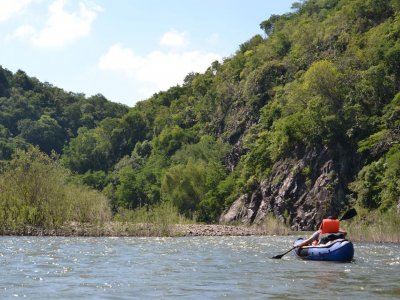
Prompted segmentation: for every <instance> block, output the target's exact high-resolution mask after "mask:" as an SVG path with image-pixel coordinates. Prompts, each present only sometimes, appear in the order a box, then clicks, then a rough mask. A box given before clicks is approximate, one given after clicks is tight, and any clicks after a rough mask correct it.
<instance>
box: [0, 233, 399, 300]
mask: <svg viewBox="0 0 400 300" xmlns="http://www.w3.org/2000/svg"><path fill="white" fill-rule="evenodd" d="M293 239H294V238H293V237H182V238H76V237H71V238H65V237H0V276H1V277H0V298H1V299H4V298H5V299H9V298H14V297H21V298H22V297H26V298H28V299H149V298H154V299H177V298H181V299H221V298H226V299H265V298H276V299H309V298H310V297H311V298H313V297H314V296H316V299H327V298H331V299H345V298H346V299H347V298H348V299H381V298H388V299H390V298H393V299H398V298H399V297H400V246H399V245H395V244H357V243H356V244H355V260H354V262H352V263H328V262H308V261H301V260H298V259H296V258H295V257H294V256H293V254H292V253H289V254H287V255H286V256H284V257H283V258H282V259H281V260H275V259H270V257H272V256H274V255H276V254H281V253H283V252H285V251H286V250H288V249H290V247H291V245H292V242H293Z"/></svg>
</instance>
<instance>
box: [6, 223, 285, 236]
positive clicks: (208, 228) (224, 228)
mask: <svg viewBox="0 0 400 300" xmlns="http://www.w3.org/2000/svg"><path fill="white" fill-rule="evenodd" d="M274 234H275V235H277V234H279V235H288V233H272V232H270V231H268V230H267V229H266V228H265V227H263V226H246V225H222V224H174V225H154V224H131V223H116V222H112V223H107V224H104V225H100V226H99V225H97V226H96V225H90V224H76V223H74V224H70V225H66V226H62V227H59V228H51V229H50V228H40V227H32V226H26V227H24V228H19V229H3V230H1V231H0V235H2V236H77V237H80V236H81V237H130V236H131V237H155V236H170V237H180V236H251V235H254V236H261V235H274Z"/></svg>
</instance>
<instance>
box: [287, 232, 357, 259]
mask: <svg viewBox="0 0 400 300" xmlns="http://www.w3.org/2000/svg"><path fill="white" fill-rule="evenodd" d="M302 241H304V239H303V238H299V239H298V240H297V241H295V242H294V245H295V246H296V245H298V244H300V243H301V242H302ZM295 253H296V256H297V257H299V258H301V259H306V260H326V261H343V262H348V261H351V260H352V259H353V257H354V247H353V243H352V242H350V241H348V240H345V239H338V240H335V241H333V242H329V243H327V244H325V245H317V246H305V247H302V248H296V249H295Z"/></svg>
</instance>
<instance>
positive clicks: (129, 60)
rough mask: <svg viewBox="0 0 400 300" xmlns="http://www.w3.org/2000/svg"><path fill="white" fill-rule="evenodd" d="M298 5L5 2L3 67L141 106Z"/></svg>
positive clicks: (0, 7)
mask: <svg viewBox="0 0 400 300" xmlns="http://www.w3.org/2000/svg"><path fill="white" fill-rule="evenodd" d="M293 2H295V0H247V1H245V0H140V1H139V0H114V1H112V0H0V66H2V67H3V68H5V69H8V70H10V71H12V72H16V71H17V70H19V69H20V70H23V71H25V72H26V73H27V74H28V75H29V76H33V77H36V78H37V79H39V80H40V81H42V82H48V83H50V84H52V85H54V86H57V87H59V88H62V89H64V90H66V91H71V92H74V93H84V94H85V95H86V96H87V97H89V96H91V95H95V94H99V93H100V94H102V95H104V96H105V97H106V98H107V99H108V100H110V101H113V102H118V103H122V104H126V105H128V106H129V107H133V106H134V105H135V103H136V102H138V101H141V100H145V99H148V98H149V97H151V96H152V95H153V94H154V93H157V92H160V91H164V90H167V89H168V88H169V87H171V86H175V85H177V84H182V82H183V79H184V78H185V76H186V75H187V74H188V73H190V72H200V73H202V72H204V71H205V70H206V69H207V68H208V67H209V66H210V65H211V63H212V62H213V61H215V60H219V61H223V59H224V58H227V57H229V56H231V55H233V54H234V53H235V52H236V51H237V50H238V49H239V45H240V44H242V43H244V42H246V41H247V40H249V39H250V38H251V37H253V36H254V35H256V34H261V35H262V36H264V33H263V32H262V30H261V29H260V26H259V24H260V23H261V22H262V21H264V20H266V19H268V18H269V17H270V16H271V15H272V14H284V13H287V12H290V11H291V6H292V3H293Z"/></svg>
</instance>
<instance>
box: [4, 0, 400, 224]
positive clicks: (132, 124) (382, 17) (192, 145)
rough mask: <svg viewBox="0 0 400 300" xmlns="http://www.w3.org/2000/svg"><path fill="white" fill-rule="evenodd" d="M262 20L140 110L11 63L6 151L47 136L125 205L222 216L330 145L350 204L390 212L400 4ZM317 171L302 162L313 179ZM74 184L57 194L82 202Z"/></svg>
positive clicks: (396, 165)
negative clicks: (284, 163) (282, 165)
mask: <svg viewBox="0 0 400 300" xmlns="http://www.w3.org/2000/svg"><path fill="white" fill-rule="evenodd" d="M260 27H261V29H262V30H263V31H264V33H265V36H264V37H263V36H261V35H256V36H254V37H252V38H250V39H249V40H248V41H246V42H244V43H243V44H241V45H240V46H239V49H238V50H237V52H236V53H235V54H233V55H232V56H231V57H228V58H226V59H225V60H224V61H223V62H217V61H216V62H214V63H213V64H212V65H211V66H210V67H209V68H208V69H207V71H206V72H204V73H202V74H198V73H195V74H194V73H192V74H188V75H187V76H186V78H185V81H184V83H183V84H182V85H181V86H175V87H172V88H170V89H169V90H167V91H162V92H159V93H157V94H155V95H154V96H153V97H151V98H150V99H148V100H145V101H142V102H140V103H138V104H137V105H136V106H135V107H133V108H130V109H129V111H128V110H127V108H126V107H123V106H120V105H117V104H112V103H110V102H108V101H107V100H106V99H104V97H102V96H101V95H98V96H94V97H92V98H89V99H86V98H85V97H84V96H83V95H75V94H70V93H65V92H63V91H62V90H60V89H57V88H54V87H52V86H50V85H49V84H42V83H40V82H38V81H37V80H35V79H34V78H30V77H28V76H26V74H25V73H23V72H22V71H18V72H17V73H15V74H11V73H10V72H8V71H7V70H4V69H1V70H0V106H1V111H0V156H1V158H2V159H5V160H9V159H10V158H11V155H12V153H16V155H17V157H18V156H19V157H23V154H22V153H21V152H18V151H17V150H16V149H27V148H28V144H33V145H38V146H39V147H40V149H41V150H42V151H44V152H46V153H48V154H50V153H51V151H52V150H54V151H55V152H56V153H58V154H60V155H61V159H60V163H61V164H62V166H63V168H64V169H63V170H64V171H63V172H65V170H69V171H71V172H72V174H73V176H72V177H71V178H69V179H68V181H69V182H74V185H72V183H69V184H68V185H66V186H65V187H66V188H68V189H71V188H72V186H74V188H76V189H82V187H81V186H82V185H86V186H90V187H92V188H94V189H97V190H99V191H101V192H102V194H103V195H105V196H106V197H107V198H108V199H109V201H110V206H111V210H112V211H113V213H114V214H115V213H118V212H121V211H124V210H126V209H139V208H142V207H151V206H153V205H157V204H160V203H164V202H168V203H170V204H172V205H173V206H174V207H176V209H177V210H178V212H179V213H180V214H182V215H184V216H186V217H188V218H193V219H196V220H197V221H202V222H209V223H212V222H216V221H218V218H219V216H220V215H221V213H222V212H223V211H224V209H226V208H228V207H229V206H230V205H231V204H232V202H233V201H234V200H235V199H237V198H238V197H239V196H240V195H241V194H245V193H251V192H252V191H254V190H255V187H256V186H257V185H259V183H260V182H261V181H262V180H264V179H265V178H267V177H268V176H269V175H270V174H271V170H272V167H273V165H274V164H275V163H276V162H277V161H279V160H282V159H285V158H296V157H300V156H301V155H302V153H305V152H306V151H308V150H310V149H322V148H327V149H330V150H331V151H332V153H334V156H336V157H337V160H336V161H337V162H338V165H340V166H342V167H341V168H342V170H344V171H343V172H341V173H339V174H336V175H337V176H332V179H331V181H332V186H335V185H337V184H340V185H341V186H344V190H345V193H343V194H341V195H337V197H341V199H337V200H338V201H336V203H340V205H341V206H342V207H340V208H339V209H342V208H344V206H353V205H357V206H359V207H361V208H365V209H366V212H370V211H375V210H376V211H377V212H378V211H379V213H384V215H385V213H388V214H389V213H390V214H392V213H393V212H394V211H395V209H396V206H397V205H398V203H399V199H400V146H399V140H400V117H399V114H400V93H399V92H400V90H399V89H400V68H399V63H398V62H399V60H400V2H399V1H398V0H376V1H365V0H308V1H301V2H295V3H294V4H293V11H292V12H290V13H287V14H284V15H281V16H277V15H273V16H271V17H270V18H269V19H268V20H265V21H263V22H262V23H261V24H260ZM28 153H30V152H28ZM24 155H28V154H24ZM29 155H30V154H29ZM40 155H42V154H38V153H36V156H37V157H40ZM15 159H17V158H14V160H15ZM57 164H58V162H57ZM45 165H46V164H45ZM60 168H61V166H60ZM57 170H58V169H57ZM314 171H315V170H313V166H312V165H307V166H304V169H303V170H301V173H302V175H303V176H304V178H306V181H307V178H308V177H309V176H311V174H312V173H313V172H314ZM7 172H8V173H7ZM10 172H11V171H4V173H3V175H2V176H3V177H2V178H3V179H2V180H3V181H4V180H6V178H9V177H10V176H11V175H12V173H10ZM63 176H64V175H63ZM69 176H70V175H69ZM8 180H10V179H8ZM57 180H60V179H57ZM277 180H279V179H277ZM15 184H16V183H14V186H15ZM54 184H56V183H54ZM57 184H58V183H57ZM3 186H7V184H6V183H4V184H3ZM56 190H57V191H58V192H60V190H59V189H56ZM81 191H82V192H85V193H88V190H81ZM49 192H50V191H49ZM13 193H17V191H10V194H8V195H10V198H7V197H6V196H4V195H5V194H4V195H1V197H2V198H1V199H3V198H4V197H6V198H4V200H2V201H5V202H2V203H8V204H7V205H9V202H7V201H14V200H12V199H15V198H13V197H11V196H12V195H13ZM60 193H61V192H60ZM67 194H68V193H66V192H65V193H64V192H63V193H61V194H60V196H59V195H58V194H57V195H56V196H55V197H48V199H50V198H51V199H52V201H56V199H57V201H59V202H60V205H61V204H62V205H70V204H66V203H69V202H68V201H72V200H65V197H67V196H66V195H67ZM60 197H61V198H60ZM62 197H64V198H62ZM101 199H102V198H101ZM15 201H17V200H15ZM18 201H20V200H18ZM21 201H22V200H21ZM24 201H25V200H24ZM76 201H78V202H79V201H80V199H79V198H78V199H77V200H76ZM82 201H83V200H82ZM99 201H102V200H99ZM18 203H19V202H18ZM21 203H22V202H21ZM78 204H79V203H78ZM2 205H6V204H2ZM18 205H19V204H18ZM21 205H22V206H21V207H25V206H24V205H25V202H24V203H22V204H21ZM74 205H75V204H74ZM4 207H6V206H3V212H6V211H8V210H7V209H4ZM28 211H29V209H28V210H27V213H26V214H27V215H29V212H28ZM326 212H327V213H328V212H329V211H326ZM35 213H36V214H37V213H38V212H37V211H35ZM289 215H290V214H289ZM366 215H367V213H365V214H364V216H366ZM395 216H397V218H398V215H396V214H395ZM35 218H37V219H38V220H39V219H40V218H41V217H39V216H36V215H35ZM73 218H78V217H77V216H76V215H74V217H73ZM395 218H396V217H395ZM7 220H9V219H7ZM60 220H61V219H60ZM40 222H50V223H52V222H53V223H54V222H59V220H58V219H57V220H50V221H48V220H42V221H40ZM290 222H291V220H288V223H289V224H290Z"/></svg>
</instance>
